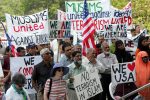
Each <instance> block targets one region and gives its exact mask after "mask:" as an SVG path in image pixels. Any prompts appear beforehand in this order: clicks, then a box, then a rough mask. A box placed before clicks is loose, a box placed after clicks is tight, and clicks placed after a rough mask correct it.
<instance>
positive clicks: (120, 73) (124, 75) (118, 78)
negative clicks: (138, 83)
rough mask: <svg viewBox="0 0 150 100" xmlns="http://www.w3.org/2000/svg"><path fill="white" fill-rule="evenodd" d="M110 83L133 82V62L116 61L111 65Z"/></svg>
mask: <svg viewBox="0 0 150 100" xmlns="http://www.w3.org/2000/svg"><path fill="white" fill-rule="evenodd" d="M111 78H112V83H114V84H115V83H128V82H134V81H135V80H136V77H135V63H134V62H127V63H118V64H112V65H111Z"/></svg>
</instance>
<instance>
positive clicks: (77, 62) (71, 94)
mask: <svg viewBox="0 0 150 100" xmlns="http://www.w3.org/2000/svg"><path fill="white" fill-rule="evenodd" d="M72 58H73V60H74V61H73V62H72V63H71V64H70V65H68V67H69V73H68V74H67V75H66V76H65V79H68V80H69V81H68V98H69V100H78V98H77V95H76V92H75V88H74V85H73V81H74V78H73V77H74V76H76V75H78V74H80V73H82V72H83V71H85V70H86V69H85V67H84V66H83V65H82V64H81V63H82V59H81V58H82V55H81V52H80V51H74V52H73V53H72Z"/></svg>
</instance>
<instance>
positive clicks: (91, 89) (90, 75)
mask: <svg viewBox="0 0 150 100" xmlns="http://www.w3.org/2000/svg"><path fill="white" fill-rule="evenodd" d="M74 79H75V80H74V87H75V90H76V94H77V96H78V100H87V99H89V98H91V97H93V96H95V95H97V94H99V93H100V92H102V91H103V89H102V86H101V82H100V79H99V76H98V72H97V70H96V69H93V70H89V71H84V72H82V73H81V74H79V75H77V76H75V77H74Z"/></svg>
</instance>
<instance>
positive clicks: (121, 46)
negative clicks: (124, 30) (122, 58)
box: [117, 44, 125, 50]
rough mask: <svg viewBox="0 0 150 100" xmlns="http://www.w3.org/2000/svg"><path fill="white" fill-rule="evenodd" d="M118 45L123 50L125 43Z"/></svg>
mask: <svg viewBox="0 0 150 100" xmlns="http://www.w3.org/2000/svg"><path fill="white" fill-rule="evenodd" d="M117 47H118V48H119V49H120V50H123V49H124V48H125V47H124V44H118V45H117Z"/></svg>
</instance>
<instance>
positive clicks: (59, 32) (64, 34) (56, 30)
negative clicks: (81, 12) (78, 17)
mask: <svg viewBox="0 0 150 100" xmlns="http://www.w3.org/2000/svg"><path fill="white" fill-rule="evenodd" d="M49 26H50V27H49V30H50V38H69V37H70V35H71V32H70V29H71V23H70V21H58V20H50V25H49Z"/></svg>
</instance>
